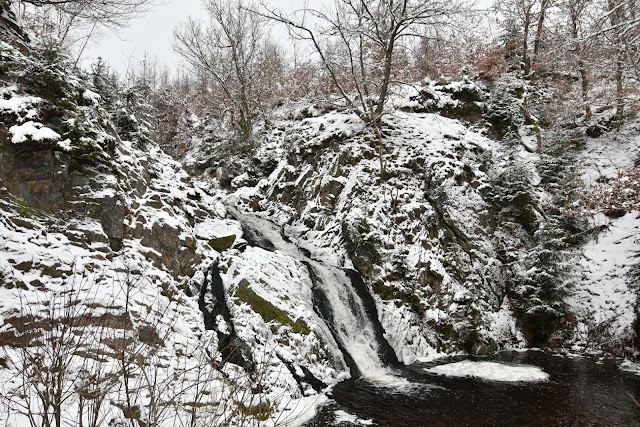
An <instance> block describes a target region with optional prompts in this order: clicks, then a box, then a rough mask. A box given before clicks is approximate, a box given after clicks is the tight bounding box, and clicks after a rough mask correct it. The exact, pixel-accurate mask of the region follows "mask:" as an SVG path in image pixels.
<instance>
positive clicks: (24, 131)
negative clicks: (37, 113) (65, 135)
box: [9, 121, 60, 144]
mask: <svg viewBox="0 0 640 427" xmlns="http://www.w3.org/2000/svg"><path fill="white" fill-rule="evenodd" d="M9 133H10V134H11V135H13V136H12V138H11V142H13V143H14V144H20V143H22V142H26V141H28V140H33V141H43V140H49V141H57V140H59V139H60V134H58V133H57V132H55V131H54V130H52V129H49V128H48V127H46V126H45V125H43V124H42V123H38V122H33V121H28V122H25V123H23V124H21V125H14V126H11V127H10V128H9Z"/></svg>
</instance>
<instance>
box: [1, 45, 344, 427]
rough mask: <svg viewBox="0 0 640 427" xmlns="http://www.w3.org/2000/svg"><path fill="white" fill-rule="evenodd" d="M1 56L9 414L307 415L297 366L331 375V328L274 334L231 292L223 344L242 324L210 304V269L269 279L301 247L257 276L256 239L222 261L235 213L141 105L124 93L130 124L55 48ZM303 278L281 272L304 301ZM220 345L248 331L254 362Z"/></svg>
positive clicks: (92, 417)
mask: <svg viewBox="0 0 640 427" xmlns="http://www.w3.org/2000/svg"><path fill="white" fill-rule="evenodd" d="M0 54H2V59H3V61H5V62H3V63H4V64H9V65H10V66H11V70H12V72H11V73H9V74H6V75H3V77H2V78H1V79H0V93H1V94H2V97H1V99H0V164H1V168H0V169H1V170H0V395H1V396H2V399H1V402H0V407H1V410H0V423H3V425H4V424H6V425H12V426H23V425H30V422H31V421H33V422H35V423H36V424H40V423H43V422H44V421H43V419H44V418H49V420H54V419H55V418H56V417H57V416H61V417H63V418H64V422H65V423H66V425H78V424H80V423H82V424H84V425H120V423H124V422H125V421H126V419H135V420H138V422H139V423H140V425H158V426H165V425H166V426H168V425H176V423H189V424H190V425H218V424H226V423H228V424H230V425H253V424H257V423H262V424H261V425H273V424H274V423H276V422H277V423H279V424H281V425H282V424H289V423H291V422H293V421H294V420H295V421H296V422H300V421H301V420H302V419H304V418H303V415H302V414H303V413H304V412H305V411H307V410H309V409H310V408H313V407H314V406H315V405H316V404H318V403H320V402H322V401H323V398H322V397H321V396H319V395H318V394H317V392H316V391H315V390H314V389H313V388H312V387H310V386H309V387H308V389H307V388H306V386H305V387H303V384H307V383H305V382H304V378H303V377H304V373H303V374H302V375H301V376H300V378H298V377H297V376H296V373H297V372H301V370H303V368H302V367H304V369H311V370H313V371H314V373H315V374H316V375H317V376H318V377H319V378H321V380H324V381H325V382H326V383H330V382H331V381H330V380H331V379H333V382H335V380H336V377H337V373H336V370H335V369H334V368H333V364H332V363H331V362H330V361H329V360H328V358H327V357H326V356H323V354H325V353H323V352H322V351H320V350H319V348H320V347H323V346H324V344H323V342H322V340H321V338H318V336H317V335H311V334H309V333H308V332H309V331H308V330H306V329H304V328H303V330H304V332H307V333H306V334H302V335H295V334H294V333H292V332H291V331H290V330H289V329H286V328H285V330H284V331H282V332H279V330H278V327H277V322H274V321H273V319H266V320H265V319H264V318H262V317H260V315H259V314H257V312H256V311H254V310H252V309H251V305H250V304H249V303H247V302H246V301H245V302H243V301H238V299H239V298H240V297H239V296H238V295H236V298H235V299H234V298H223V301H222V302H221V303H222V305H223V306H227V304H228V308H230V309H231V311H232V313H233V320H232V323H233V324H234V325H235V329H236V331H237V332H238V333H237V335H236V336H235V337H234V340H232V341H231V344H229V343H226V344H225V343H223V342H222V341H221V339H225V337H226V335H225V333H228V328H231V327H232V325H228V324H225V320H224V319H218V323H217V324H215V325H211V324H207V319H205V318H204V316H203V312H206V309H207V304H208V302H210V301H212V300H213V299H215V294H214V293H213V291H215V289H213V287H211V286H209V285H208V284H210V283H212V273H211V271H212V270H211V268H212V266H215V265H218V264H221V263H222V262H226V263H227V264H226V265H225V270H226V275H228V276H229V277H236V276H237V273H234V271H238V270H239V271H241V272H242V274H243V278H244V279H245V281H244V282H243V283H250V282H252V281H254V280H256V281H265V280H266V281H267V283H270V284H274V282H275V280H276V279H277V278H278V277H275V276H273V275H274V274H283V273H284V272H286V271H287V269H286V267H287V266H291V265H293V267H289V271H291V272H294V271H295V267H296V262H297V261H296V260H293V259H290V258H287V257H286V256H279V255H273V256H269V255H262V256H261V258H262V259H265V260H266V261H265V263H264V265H263V267H264V270H263V271H262V273H263V274H266V276H264V277H263V276H252V275H251V274H250V271H254V270H252V269H250V268H249V265H250V266H254V265H255V262H253V261H251V260H252V258H253V255H256V254H257V253H258V252H259V251H260V249H257V248H256V249H254V248H247V249H246V251H245V252H244V253H240V252H238V251H231V253H232V255H230V256H227V257H226V258H225V259H224V260H222V258H221V256H220V253H221V252H224V251H225V250H228V249H229V248H230V247H232V246H233V245H234V244H236V245H237V244H238V243H239V242H242V230H241V225H240V223H239V222H238V221H235V220H233V219H226V218H225V215H226V209H225V208H224V206H223V205H222V204H221V203H220V202H219V201H217V200H216V199H215V198H214V197H212V196H211V195H210V194H208V193H207V192H206V191H204V190H202V189H201V188H200V187H199V186H198V185H196V184H194V183H193V182H192V180H191V178H190V177H189V176H188V175H187V174H186V173H185V172H184V170H183V169H182V167H181V166H180V164H178V163H177V162H175V161H174V160H172V159H171V158H169V157H168V156H167V155H166V154H164V153H163V152H162V151H161V150H160V149H159V148H158V147H157V145H156V144H154V143H153V142H151V141H149V140H148V138H145V137H144V125H143V123H142V121H140V120H138V119H137V118H136V117H135V112H134V111H132V110H127V108H128V106H126V105H123V106H121V107H119V108H120V109H118V111H117V114H122V113H124V114H126V119H127V120H124V121H115V120H113V116H112V112H111V111H110V110H108V106H107V105H106V103H105V102H104V101H103V100H102V97H101V96H100V95H99V94H98V93H96V92H95V90H96V88H95V87H93V86H92V83H91V82H90V81H88V80H87V79H85V78H84V77H82V76H78V75H74V74H73V73H70V72H69V68H65V65H64V61H63V60H61V61H60V62H59V63H56V64H55V65H51V64H47V63H46V62H44V61H43V60H41V59H40V58H39V57H38V56H37V55H33V56H25V55H23V54H22V53H20V52H19V51H17V50H16V49H14V48H13V47H11V46H10V45H8V44H5V43H2V44H1V45H0ZM27 73H31V74H27ZM42 74H45V75H46V79H48V80H47V81H48V82H49V86H46V87H43V85H42V83H43V80H41V79H44V78H45V77H43V75H42ZM50 90H57V91H59V92H58V93H56V94H54V96H52V95H51V93H50V92H49V91H50ZM111 102H113V101H111ZM123 122H124V123H126V124H127V126H129V127H128V128H127V130H126V132H125V131H124V130H123V128H122V127H121V126H122V123H123ZM35 123H37V125H36V124H35ZM29 129H35V130H36V132H27V130H29ZM256 256H257V255H256ZM245 264H247V267H246V268H245ZM293 274H294V273H292V275H286V276H282V279H283V281H286V283H288V284H289V285H288V286H289V288H288V289H290V290H291V292H289V293H288V295H287V298H289V299H290V300H291V301H295V302H300V303H304V304H307V305H308V304H309V303H310V302H309V301H310V300H309V298H308V296H307V294H306V290H305V288H304V285H305V284H306V283H307V282H306V281H305V280H304V278H303V279H300V280H296V277H295V276H294V275H293ZM225 277H226V276H225ZM229 282H230V281H229ZM296 284H297V285H299V286H297V287H296ZM265 297H268V296H265ZM234 301H235V303H234ZM290 307H292V306H290V305H289V306H285V309H288V308H290ZM301 307H302V306H299V305H298V304H296V305H295V308H296V310H297V314H296V316H297V317H294V316H293V315H292V318H293V320H295V321H297V320H298V317H300V316H302V315H304V314H305V313H306V315H307V316H311V318H310V319H309V320H308V322H307V324H306V325H308V326H305V328H313V327H314V322H313V318H312V317H313V311H312V309H311V310H307V311H306V312H305V311H304V310H301ZM258 312H259V311H258ZM283 313H284V311H283ZM278 320H280V321H282V319H278ZM292 324H294V325H296V324H297V323H294V322H292ZM282 327H283V328H284V325H282ZM274 328H275V329H274ZM272 329H274V331H275V332H272ZM236 338H237V339H236ZM245 341H246V342H247V343H248V345H247V344H244V342H245ZM285 341H287V342H285ZM227 344H228V345H232V344H233V345H236V344H240V345H244V347H243V348H244V349H246V352H245V353H243V356H246V357H247V359H248V360H250V361H251V363H248V364H243V363H242V362H241V361H238V360H239V359H234V358H232V356H231V355H230V353H233V351H230V349H229V348H228V347H227V348H224V346H225V345H227ZM275 348H282V350H279V351H277V352H276V351H275V350H274V349H275ZM243 351H244V350H243ZM285 357H286V359H285ZM231 362H233V363H231ZM307 367H308V368H307ZM309 381H311V380H309ZM54 390H58V391H59V392H58V393H53V392H52V391H54ZM81 420H82V421H81ZM94 421H95V424H92V423H93V422H94ZM192 422H196V424H191V423H192Z"/></svg>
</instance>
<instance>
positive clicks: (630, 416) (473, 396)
mask: <svg viewBox="0 0 640 427" xmlns="http://www.w3.org/2000/svg"><path fill="white" fill-rule="evenodd" d="M462 359H463V358H460V357H457V358H449V359H445V360H443V359H440V360H437V361H435V362H430V363H415V364H413V365H410V366H407V367H405V368H402V369H401V370H398V371H396V375H398V376H400V377H403V378H405V379H406V380H407V384H405V385H403V386H398V387H380V386H377V385H375V384H373V383H371V382H368V381H366V380H349V381H345V382H342V383H340V384H338V385H337V386H336V387H335V388H334V389H333V391H332V393H331V398H332V400H331V401H330V403H329V404H327V405H325V406H324V407H323V408H321V409H320V411H319V413H318V415H317V416H316V417H315V418H314V419H313V420H311V421H310V422H308V423H306V424H305V426H306V427H311V426H332V425H335V426H337V425H339V426H341V427H344V426H354V425H367V424H368V425H378V426H393V427H419V426H530V427H534V426H545V427H546V426H567V427H568V426H640V407H638V405H637V404H636V403H634V401H633V400H632V399H631V397H630V396H629V393H630V394H631V395H633V396H636V397H637V396H640V376H638V375H635V374H632V373H629V372H624V371H621V370H620V369H619V368H618V365H617V363H616V361H615V360H612V359H597V358H586V357H567V356H560V355H557V354H554V353H550V352H543V351H527V352H501V353H498V354H497V355H494V356H490V357H482V358H471V360H475V361H492V362H499V363H503V364H505V365H518V366H519V365H533V366H537V367H539V368H541V369H542V370H543V371H544V372H546V373H547V374H549V378H548V380H546V381H537V382H498V381H489V380H482V379H477V378H470V377H465V378H459V377H458V378H456V377H447V376H442V375H437V374H435V373H431V372H426V371H425V369H429V368H433V367H434V366H437V365H441V364H445V363H450V362H455V361H460V360H462ZM336 411H337V415H336ZM345 412H346V413H348V414H350V415H354V416H356V417H357V418H359V419H360V420H355V417H345V416H344V415H345V414H344V413H345ZM340 415H342V416H340ZM349 418H351V421H348V419H349ZM336 419H337V420H338V422H336ZM340 420H342V421H340Z"/></svg>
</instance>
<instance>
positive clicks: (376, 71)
mask: <svg viewBox="0 0 640 427" xmlns="http://www.w3.org/2000/svg"><path fill="white" fill-rule="evenodd" d="M262 6H263V12H260V13H261V15H262V16H265V17H268V18H270V19H272V20H274V21H277V22H280V23H283V24H285V25H286V26H287V28H288V29H289V32H290V34H291V35H292V36H293V37H294V38H296V39H298V40H304V41H306V42H308V43H309V44H310V45H311V46H312V48H313V50H314V51H315V53H316V54H317V56H318V57H319V59H320V62H321V64H322V66H323V67H324V69H325V70H326V71H327V72H328V74H329V76H330V77H331V81H332V83H333V85H334V87H335V89H336V91H337V92H338V93H339V95H340V97H341V98H342V100H343V101H344V103H345V104H346V106H347V107H348V108H350V109H351V110H353V111H354V112H355V113H356V114H357V115H358V117H360V118H361V119H362V120H363V121H365V122H366V123H368V124H370V125H371V126H372V128H373V130H374V131H375V134H376V137H377V139H378V142H379V157H380V172H381V175H385V174H386V172H385V165H384V146H383V141H382V132H381V123H382V122H381V120H382V117H383V115H384V112H385V102H386V100H387V98H388V96H389V87H390V84H392V82H393V81H394V77H395V74H396V73H397V72H398V69H397V68H396V61H397V57H398V55H399V54H400V53H401V51H402V50H403V48H404V44H403V43H405V41H406V40H407V39H408V38H411V37H415V36H417V34H418V31H419V29H420V28H421V27H435V26H441V25H444V24H445V23H446V22H447V21H448V19H449V18H450V17H451V16H452V15H454V14H456V13H458V12H460V11H461V10H462V5H461V3H459V2H456V1H446V0H420V1H419V0H334V2H333V6H332V7H331V9H329V10H327V11H322V10H318V9H310V8H305V9H301V10H298V11H296V12H294V13H293V14H291V15H286V14H284V13H283V12H282V11H280V10H275V9H271V8H269V7H268V6H266V5H265V4H264V3H263V4H262ZM308 18H311V21H312V22H313V23H310V22H309V21H308V20H307V19H308Z"/></svg>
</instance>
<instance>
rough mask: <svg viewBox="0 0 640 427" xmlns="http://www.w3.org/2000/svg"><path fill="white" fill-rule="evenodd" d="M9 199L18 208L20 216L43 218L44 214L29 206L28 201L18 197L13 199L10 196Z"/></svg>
mask: <svg viewBox="0 0 640 427" xmlns="http://www.w3.org/2000/svg"><path fill="white" fill-rule="evenodd" d="M10 197H11V201H12V202H14V203H15V204H16V205H18V206H19V208H20V215H22V216H24V217H27V218H29V217H33V216H44V213H43V212H42V211H41V210H39V209H36V208H34V207H33V206H31V204H30V203H29V202H28V201H26V200H24V199H21V198H20V197H15V196H10Z"/></svg>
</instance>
